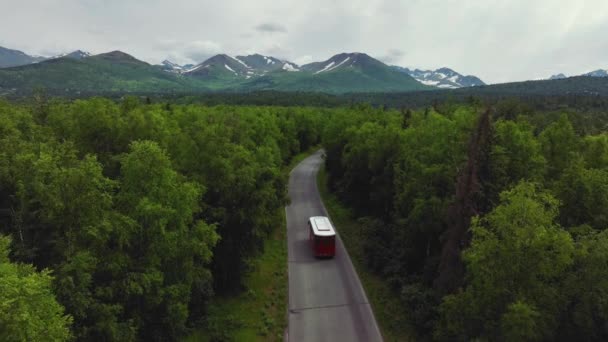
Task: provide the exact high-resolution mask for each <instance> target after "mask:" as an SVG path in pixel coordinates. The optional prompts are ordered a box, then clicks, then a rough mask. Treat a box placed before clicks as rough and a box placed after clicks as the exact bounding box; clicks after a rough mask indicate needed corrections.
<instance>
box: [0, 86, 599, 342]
mask: <svg viewBox="0 0 608 342" xmlns="http://www.w3.org/2000/svg"><path fill="white" fill-rule="evenodd" d="M270 94H272V93H270ZM147 102H152V103H147ZM467 103H468V104H466V105H462V104H456V103H454V102H451V101H446V102H444V103H442V104H435V105H433V106H429V107H427V108H425V109H421V110H407V109H386V108H383V107H373V106H369V105H360V104H351V105H350V106H345V107H338V108H334V109H323V108H318V107H317V108H312V107H264V106H213V107H211V106H205V105H200V104H172V103H166V102H163V103H155V99H153V100H152V101H146V100H145V98H144V99H143V100H142V99H139V98H135V97H126V98H123V99H120V100H118V101H112V100H109V99H103V98H91V99H87V100H76V101H62V100H48V99H46V98H45V97H44V96H38V97H36V98H35V99H33V100H31V101H28V102H20V103H9V102H2V101H0V146H1V148H0V326H2V327H3V329H2V330H1V331H0V340H3V341H4V340H7V341H21V340H32V341H35V340H49V339H53V340H66V339H70V338H76V339H81V340H120V341H128V340H179V339H180V338H182V337H183V336H185V335H186V334H187V333H188V331H189V330H190V329H191V328H192V327H196V326H201V325H204V324H205V319H206V317H207V308H208V303H209V301H210V299H211V298H213V296H214V295H217V294H220V293H235V292H238V291H239V290H240V289H241V281H242V279H243V276H244V275H245V274H246V273H247V272H248V269H249V261H250V260H251V258H252V257H255V256H256V255H257V254H258V253H259V252H260V251H261V249H262V248H263V243H262V242H263V239H264V237H266V236H267V235H268V234H269V233H270V232H271V231H272V230H273V229H275V228H278V227H281V225H282V221H281V216H280V210H281V209H282V207H283V206H284V205H285V204H286V203H287V199H286V188H285V187H286V181H287V175H286V174H285V173H284V172H282V170H283V167H284V165H286V164H287V163H288V162H289V161H290V159H291V157H292V156H294V155H295V154H297V153H299V152H300V151H304V150H306V149H308V148H309V147H311V146H313V145H316V144H318V143H319V142H322V144H323V146H324V147H325V149H326V168H327V171H328V174H329V181H330V185H331V187H332V190H333V191H334V192H335V193H336V194H337V195H338V196H339V197H340V198H341V199H342V200H343V201H344V202H345V203H347V204H348V205H349V206H350V207H352V208H353V209H354V211H355V212H356V213H357V214H358V216H359V217H360V220H361V222H363V223H364V224H365V227H366V232H365V234H366V239H365V241H366V242H365V244H366V249H365V251H366V256H367V257H366V260H367V267H369V268H370V269H371V270H373V272H375V273H377V274H378V275H380V276H381V277H382V278H383V279H385V280H386V281H387V282H388V283H389V284H390V286H391V288H392V289H393V291H394V297H395V300H396V301H399V302H400V303H401V306H402V308H403V312H404V314H406V315H408V318H409V320H410V321H411V322H412V324H413V325H414V326H415V327H416V330H417V332H418V334H419V335H418V336H417V337H418V338H420V339H436V340H471V339H480V340H572V339H577V340H578V339H580V340H586V341H592V340H606V339H608V328H607V327H606V323H605V322H606V321H608V304H606V303H607V302H608V301H607V297H606V296H607V294H608V235H606V232H605V230H604V229H605V228H607V227H608V215H607V214H606V212H605V208H606V207H608V134H606V133H605V131H606V127H607V126H606V123H607V122H608V121H607V120H606V118H607V117H608V116H607V115H606V114H602V113H601V112H598V108H596V107H594V106H589V107H587V109H586V110H584V111H582V110H581V111H569V110H566V112H564V111H559V110H555V109H551V110H550V111H547V112H545V111H539V110H537V109H535V108H534V106H531V105H529V104H522V103H520V102H517V101H502V102H499V103H495V105H494V106H492V107H488V106H487V105H486V104H484V103H482V102H481V101H475V100H473V99H471V100H467ZM596 114H597V115H596Z"/></svg>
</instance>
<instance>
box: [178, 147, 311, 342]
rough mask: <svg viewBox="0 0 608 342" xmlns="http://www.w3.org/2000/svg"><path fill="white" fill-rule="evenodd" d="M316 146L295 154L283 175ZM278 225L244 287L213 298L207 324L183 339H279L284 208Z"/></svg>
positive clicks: (284, 257)
mask: <svg viewBox="0 0 608 342" xmlns="http://www.w3.org/2000/svg"><path fill="white" fill-rule="evenodd" d="M318 149H319V147H314V148H311V149H309V150H308V151H305V152H302V153H300V154H298V155H296V156H294V157H293V158H292V159H291V161H290V163H289V165H286V166H285V167H284V169H283V172H285V174H286V175H288V174H289V172H290V171H291V170H292V169H293V168H294V167H295V166H296V165H297V164H298V163H299V162H301V161H302V160H303V159H304V158H306V157H307V156H309V155H310V154H311V153H313V152H314V151H316V150H318ZM279 211H280V215H281V218H282V220H281V222H282V223H281V225H278V226H277V227H276V229H275V230H274V232H273V233H272V234H271V235H270V236H269V237H268V238H267V239H266V240H265V241H264V253H262V254H260V255H259V256H258V257H257V258H255V259H253V260H251V266H252V272H251V273H249V274H247V276H246V277H245V279H244V285H245V288H246V290H245V291H243V292H242V293H241V294H239V295H237V296H226V297H215V298H213V300H212V301H211V303H210V305H209V316H208V326H207V327H206V329H200V330H197V331H195V332H194V333H193V334H192V335H190V336H189V337H188V338H187V339H185V340H184V341H186V342H195V341H196V342H198V341H211V340H212V338H214V339H216V340H222V341H282V340H283V334H284V331H285V328H286V326H287V314H286V312H287V232H286V229H285V224H286V221H285V210H284V209H283V208H281V209H279Z"/></svg>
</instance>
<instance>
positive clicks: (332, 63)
mask: <svg viewBox="0 0 608 342" xmlns="http://www.w3.org/2000/svg"><path fill="white" fill-rule="evenodd" d="M334 64H336V63H334V62H331V63H329V64H327V65H326V66H325V68H323V69H321V70H319V71H317V72H315V74H319V73H322V72H324V71H327V70H329V69H330V68H331V67H332V66H334Z"/></svg>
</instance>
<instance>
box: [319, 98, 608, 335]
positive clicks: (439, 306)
mask: <svg viewBox="0 0 608 342" xmlns="http://www.w3.org/2000/svg"><path fill="white" fill-rule="evenodd" d="M514 109H515V110H514ZM517 109H519V108H518V107H517V106H515V107H513V106H504V107H500V108H498V107H494V108H488V107H485V106H480V105H469V106H460V105H458V106H436V107H429V108H427V109H425V110H421V111H410V110H402V111H382V110H374V109H369V110H367V111H355V112H351V113H347V114H346V113H340V114H336V115H334V116H333V117H332V119H331V120H330V121H329V122H328V123H327V125H328V126H327V128H326V130H325V131H324V132H323V138H322V141H323V146H324V147H325V148H326V151H327V152H326V153H327V159H326V167H327V171H328V177H329V181H328V182H329V186H330V187H331V190H332V191H333V192H334V193H336V194H337V195H338V196H339V198H340V199H341V200H342V201H344V202H345V203H346V204H347V205H348V206H350V207H351V208H353V210H354V212H355V213H356V214H357V215H358V217H359V222H362V223H363V226H364V227H365V228H364V231H363V234H364V238H363V239H362V240H363V244H364V247H363V249H364V251H365V261H366V267H367V268H369V269H370V270H371V271H372V272H374V273H375V274H378V275H380V276H381V278H383V279H385V280H386V281H387V282H388V283H389V284H390V288H391V289H392V292H393V295H394V300H395V301H399V302H400V306H401V308H402V311H403V313H404V314H405V315H406V316H407V318H408V320H409V321H410V322H411V323H412V325H413V326H414V328H415V330H416V334H417V336H416V338H415V339H417V340H418V339H420V340H438V341H468V340H479V341H538V340H562V341H571V340H582V341H601V340H606V339H608V328H607V327H606V321H607V320H608V305H607V301H606V299H607V297H606V296H607V294H608V235H607V233H606V230H605V229H606V228H608V215H607V214H606V208H607V207H608V134H606V132H605V128H606V126H605V122H604V120H603V119H602V117H594V116H588V115H582V114H580V113H579V114H577V113H542V112H528V113H520V112H518V111H517Z"/></svg>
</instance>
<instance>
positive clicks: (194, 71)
mask: <svg viewBox="0 0 608 342" xmlns="http://www.w3.org/2000/svg"><path fill="white" fill-rule="evenodd" d="M0 51H2V52H3V54H2V55H0V63H2V64H0V94H3V93H11V92H28V91H32V90H33V89H35V88H38V87H43V88H46V89H47V90H49V91H52V92H55V93H68V94H70V93H78V92H117V91H118V92H120V91H130V92H146V91H155V92H201V91H237V92H243V91H257V90H282V91H315V92H327V93H348V92H403V91H416V90H432V89H437V87H448V86H449V87H453V88H455V87H459V86H469V84H470V85H478V84H483V82H481V81H480V80H479V79H478V78H476V77H474V79H475V82H477V83H475V82H468V81H466V80H467V79H468V78H470V77H471V76H462V75H460V74H458V73H456V72H454V71H453V70H450V69H447V68H445V69H439V70H437V71H435V72H432V73H433V75H434V76H431V77H440V75H443V73H442V72H444V73H445V78H446V79H445V80H442V81H440V82H437V83H435V84H433V82H432V81H431V77H427V78H426V79H425V78H420V77H418V76H419V75H417V74H415V73H414V74H412V73H408V72H404V70H409V69H406V68H401V69H399V68H398V67H394V66H389V65H386V64H384V63H382V62H381V61H379V60H377V59H374V58H372V57H370V56H369V55H367V54H365V53H357V52H355V53H341V54H337V55H335V56H332V57H331V58H329V59H328V60H326V61H322V62H314V63H309V64H305V65H302V66H299V65H297V64H295V63H292V62H290V61H286V60H282V59H279V58H275V57H272V56H264V55H260V54H253V55H247V56H235V57H233V56H229V55H226V54H219V55H215V56H213V57H211V58H209V59H207V60H205V61H203V62H202V63H199V64H197V65H191V64H190V65H179V64H177V63H173V62H171V61H169V60H165V61H163V62H162V63H161V64H160V65H151V64H148V63H146V62H143V61H141V60H138V59H136V58H135V57H133V56H131V55H128V54H126V53H124V52H121V51H113V52H109V53H103V54H99V55H91V54H90V53H88V52H84V51H81V50H77V51H74V52H72V53H69V54H63V55H59V56H53V57H33V56H28V55H27V54H25V53H23V52H20V51H16V50H9V49H4V50H0ZM4 51H8V52H6V53H4ZM5 55H6V57H4V56H5ZM17 57H18V58H17ZM467 82H468V83H467Z"/></svg>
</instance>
